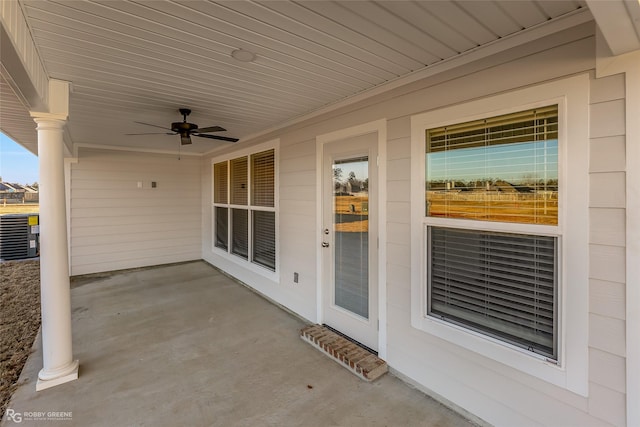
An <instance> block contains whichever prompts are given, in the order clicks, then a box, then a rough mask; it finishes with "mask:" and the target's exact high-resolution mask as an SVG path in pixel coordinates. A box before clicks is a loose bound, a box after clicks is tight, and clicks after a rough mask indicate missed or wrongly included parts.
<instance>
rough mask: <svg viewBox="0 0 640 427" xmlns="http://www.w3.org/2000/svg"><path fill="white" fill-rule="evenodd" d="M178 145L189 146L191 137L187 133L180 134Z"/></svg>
mask: <svg viewBox="0 0 640 427" xmlns="http://www.w3.org/2000/svg"><path fill="white" fill-rule="evenodd" d="M180 143H181V144H182V145H189V144H191V136H190V135H189V134H188V133H181V134H180Z"/></svg>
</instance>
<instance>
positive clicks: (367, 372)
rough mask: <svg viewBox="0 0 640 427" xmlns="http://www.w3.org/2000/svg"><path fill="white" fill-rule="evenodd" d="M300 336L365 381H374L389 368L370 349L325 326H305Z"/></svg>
mask: <svg viewBox="0 0 640 427" xmlns="http://www.w3.org/2000/svg"><path fill="white" fill-rule="evenodd" d="M300 338H302V339H303V340H304V341H306V342H308V343H309V344H311V345H312V346H314V347H315V348H317V349H318V350H320V351H321V352H322V353H323V354H324V355H326V356H327V357H329V358H331V359H332V360H334V361H336V362H337V363H339V364H340V365H341V366H342V367H344V368H346V369H348V370H349V371H351V372H352V373H354V374H355V375H356V376H358V377H359V378H361V379H363V380H365V381H374V380H376V379H378V378H380V377H381V376H382V375H384V374H386V373H387V371H388V370H389V368H388V367H387V362H385V361H384V360H382V359H380V358H379V357H378V356H377V354H374V353H373V352H371V349H369V348H367V347H364V346H362V345H361V344H359V343H357V341H355V340H352V339H347V338H345V337H344V336H343V335H342V334H338V333H336V331H334V330H332V329H331V328H329V327H327V326H323V325H310V326H307V327H305V328H303V329H302V330H300Z"/></svg>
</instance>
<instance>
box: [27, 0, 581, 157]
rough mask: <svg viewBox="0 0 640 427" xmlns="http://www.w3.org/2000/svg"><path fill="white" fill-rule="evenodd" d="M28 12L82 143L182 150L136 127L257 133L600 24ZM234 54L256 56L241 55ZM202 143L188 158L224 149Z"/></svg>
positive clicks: (212, 12)
mask: <svg viewBox="0 0 640 427" xmlns="http://www.w3.org/2000/svg"><path fill="white" fill-rule="evenodd" d="M21 4H22V6H23V9H24V11H25V14H26V17H27V21H28V23H29V26H30V30H31V33H32V36H33V39H34V41H35V44H36V46H37V48H38V51H39V52H40V55H41V57H42V60H43V63H44V66H45V68H46V70H47V72H48V74H49V76H50V77H52V78H56V79H60V80H66V81H70V82H72V83H73V87H74V92H73V93H72V95H71V99H70V103H71V106H70V119H69V125H68V129H69V135H70V136H71V138H72V139H73V141H74V143H83V144H98V145H102V146H115V147H121V148H132V149H143V150H162V151H166V150H177V148H178V146H177V144H178V140H179V138H178V137H177V136H167V135H164V134H163V131H162V129H157V128H153V127H149V126H145V125H141V124H138V123H135V122H143V123H150V124H155V125H159V126H163V127H168V126H169V124H170V123H171V122H175V121H179V120H181V117H180V116H179V114H178V112H177V109H178V108H180V107H188V108H191V109H192V110H193V113H192V114H191V116H190V117H189V121H190V122H193V123H196V124H198V125H199V126H200V127H203V126H213V125H219V126H222V127H224V128H226V129H227V132H222V133H220V135H223V136H232V137H237V138H241V139H242V138H245V139H246V138H247V137H249V136H252V135H258V134H261V133H263V132H265V130H267V129H274V128H277V127H279V126H281V125H283V124H285V123H290V122H291V121H292V120H293V119H294V118H299V117H303V116H305V115H308V114H309V113H312V112H318V111H325V110H327V109H331V108H333V107H335V106H337V105H338V104H339V103H340V102H344V101H345V100H354V99H356V98H355V97H356V96H362V97H364V96H371V95H372V94H375V92H376V89H377V88H379V90H388V89H389V88H390V87H391V86H393V85H399V84H401V82H402V81H403V80H402V79H403V78H406V77H409V78H410V79H411V78H418V77H419V76H421V74H420V73H421V72H424V71H425V70H429V69H430V68H432V69H435V68H436V67H437V66H438V65H439V64H444V63H454V62H452V61H453V60H455V59H456V58H460V57H463V56H466V57H467V58H469V57H470V55H475V56H474V57H481V55H483V54H491V52H492V50H491V49H487V50H485V51H483V50H482V48H484V47H489V46H498V45H500V44H501V43H503V42H505V43H509V41H511V42H513V40H516V38H515V37H514V36H517V35H518V34H521V33H526V32H527V31H529V34H531V37H530V38H529V39H534V38H535V35H534V34H535V32H532V30H534V29H539V28H554V26H555V27H556V30H559V29H562V26H563V25H566V26H567V27H568V26H570V25H575V20H574V21H573V22H570V21H571V20H568V19H567V20H564V21H563V19H564V18H566V17H568V16H575V15H576V14H580V15H582V16H583V17H584V16H587V17H588V19H591V16H590V15H589V13H588V11H587V8H586V3H585V2H584V1H582V0H566V1H544V0H526V1H524V0H523V1H489V0H461V1H300V2H289V1H269V2H251V1H223V2H210V1H189V0H175V1H165V0H134V1H121V0H98V1H68V0H64V1H62V0H59V1H54V0H52V1H46V2H44V1H40V0H22V1H21ZM586 19H587V18H585V20H586ZM583 21H584V20H583ZM517 40H520V42H524V41H525V40H528V39H527V37H522V38H521V39H517ZM236 50H245V51H247V52H250V53H253V54H254V55H255V59H254V60H253V61H250V62H240V61H237V60H236V59H234V58H232V56H231V53H232V52H233V51H236ZM494 51H495V49H494ZM390 83H391V86H389V84H390ZM156 131H157V132H158V133H159V134H155V135H138V136H126V135H125V134H128V133H155V132H156ZM193 141H194V144H193V145H190V146H184V147H182V150H183V151H186V152H192V153H205V152H209V151H211V150H212V149H213V150H215V149H217V148H218V147H225V146H226V145H225V143H220V142H214V141H212V140H207V139H204V138H193Z"/></svg>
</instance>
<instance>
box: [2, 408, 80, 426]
mask: <svg viewBox="0 0 640 427" xmlns="http://www.w3.org/2000/svg"><path fill="white" fill-rule="evenodd" d="M5 415H6V416H7V419H8V420H11V421H13V422H14V423H16V424H19V423H21V422H23V421H71V420H72V419H73V412H72V411H46V412H45V411H24V412H16V411H15V410H13V409H11V408H9V409H7V411H6V413H5Z"/></svg>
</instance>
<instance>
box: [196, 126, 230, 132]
mask: <svg viewBox="0 0 640 427" xmlns="http://www.w3.org/2000/svg"><path fill="white" fill-rule="evenodd" d="M225 130H226V129H225V128H223V127H220V126H209V127H208V128H198V129H196V130H195V132H194V133H207V132H224V131H225Z"/></svg>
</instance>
